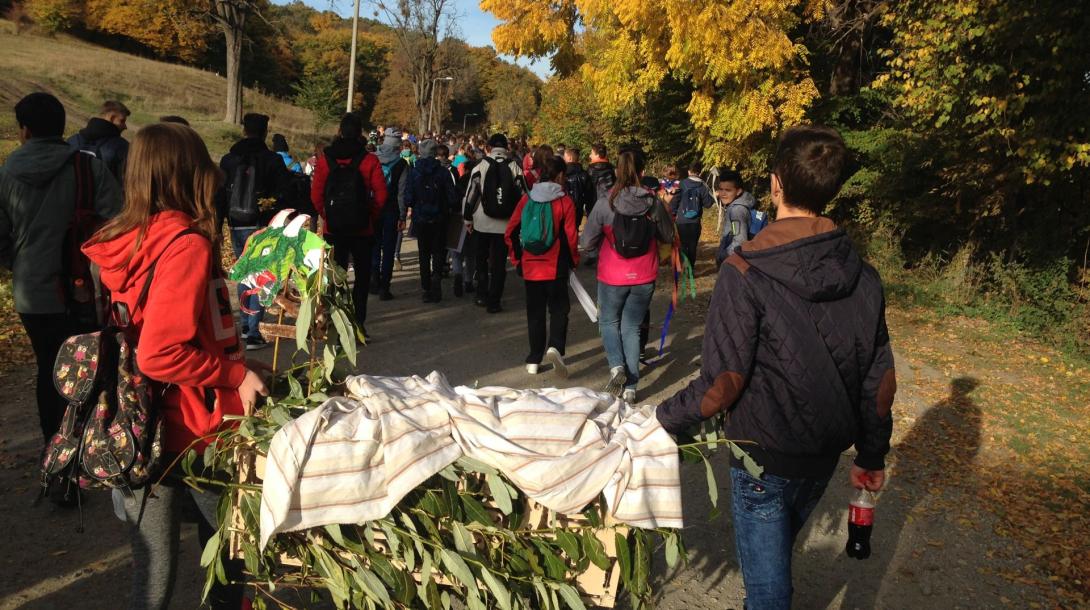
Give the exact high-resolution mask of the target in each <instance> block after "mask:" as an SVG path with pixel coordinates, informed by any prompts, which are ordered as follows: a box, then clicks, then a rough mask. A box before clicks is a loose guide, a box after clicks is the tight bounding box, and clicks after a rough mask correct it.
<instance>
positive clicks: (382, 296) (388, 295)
mask: <svg viewBox="0 0 1090 610" xmlns="http://www.w3.org/2000/svg"><path fill="white" fill-rule="evenodd" d="M378 300H380V301H392V300H394V295H393V293H392V292H390V289H389V288H383V289H382V292H380V293H379V295H378Z"/></svg>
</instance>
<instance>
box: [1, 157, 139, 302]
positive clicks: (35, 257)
mask: <svg viewBox="0 0 1090 610" xmlns="http://www.w3.org/2000/svg"><path fill="white" fill-rule="evenodd" d="M75 154H78V153H75V152H73V151H72V149H71V148H70V147H69V146H68V145H67V144H65V142H64V140H62V139H61V138H32V139H30V140H28V141H27V142H26V143H25V144H23V145H22V146H20V147H19V148H17V149H15V151H14V152H12V153H11V155H9V156H8V158H7V161H6V162H5V163H4V166H3V167H2V168H0V262H2V263H3V264H4V265H5V266H6V267H8V268H10V269H11V270H12V285H13V286H12V288H13V292H14V295H15V311H17V312H19V313H29V314H51V313H64V312H65V311H66V310H67V307H66V304H65V296H64V295H65V286H64V282H65V278H64V276H63V259H64V256H65V248H64V238H65V235H66V233H67V231H68V224H69V223H70V222H71V221H72V218H73V216H74V214H75V209H76V173H75V166H74V164H73V163H72V157H73V155H75ZM90 161H91V172H92V175H93V176H94V189H95V192H94V209H95V213H96V214H98V216H100V217H102V218H112V217H113V216H115V215H116V214H117V213H118V212H119V211H121V187H120V186H118V184H117V181H116V180H114V177H113V175H111V174H110V171H109V169H107V167H106V165H104V164H103V163H102V162H101V161H99V160H97V159H90Z"/></svg>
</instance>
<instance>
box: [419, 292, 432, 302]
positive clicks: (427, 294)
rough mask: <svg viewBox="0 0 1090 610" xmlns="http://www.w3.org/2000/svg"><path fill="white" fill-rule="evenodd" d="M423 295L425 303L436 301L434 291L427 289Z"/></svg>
mask: <svg viewBox="0 0 1090 610" xmlns="http://www.w3.org/2000/svg"><path fill="white" fill-rule="evenodd" d="M421 297H423V300H424V302H425V303H434V302H435V295H434V294H432V292H431V291H430V290H425V291H424V294H422V295H421Z"/></svg>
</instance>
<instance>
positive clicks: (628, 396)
mask: <svg viewBox="0 0 1090 610" xmlns="http://www.w3.org/2000/svg"><path fill="white" fill-rule="evenodd" d="M621 400H623V401H625V402H627V403H628V404H630V405H633V406H634V405H635V404H636V388H628V389H626V390H625V391H624V393H623V394H621Z"/></svg>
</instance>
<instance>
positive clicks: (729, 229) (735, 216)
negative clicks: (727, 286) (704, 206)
mask: <svg viewBox="0 0 1090 610" xmlns="http://www.w3.org/2000/svg"><path fill="white" fill-rule="evenodd" d="M755 207H757V199H756V198H754V197H753V194H752V193H750V192H749V191H743V192H742V194H741V195H739V196H738V198H737V199H735V200H734V201H733V202H732V203H731V204H730V205H728V206H727V222H726V223H725V224H724V225H723V238H722V240H721V241H722V242H724V245H725V247H724V248H723V249H722V252H720V253H719V257H720V258H721V259H722V258H726V257H728V256H730V255H731V254H734V253H735V251H737V250H738V248H739V247H741V245H742V244H744V243H746V242H747V241H749V213H750V212H751V211H752V210H753V208H755ZM728 238H729V240H730V241H727V240H728Z"/></svg>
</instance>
